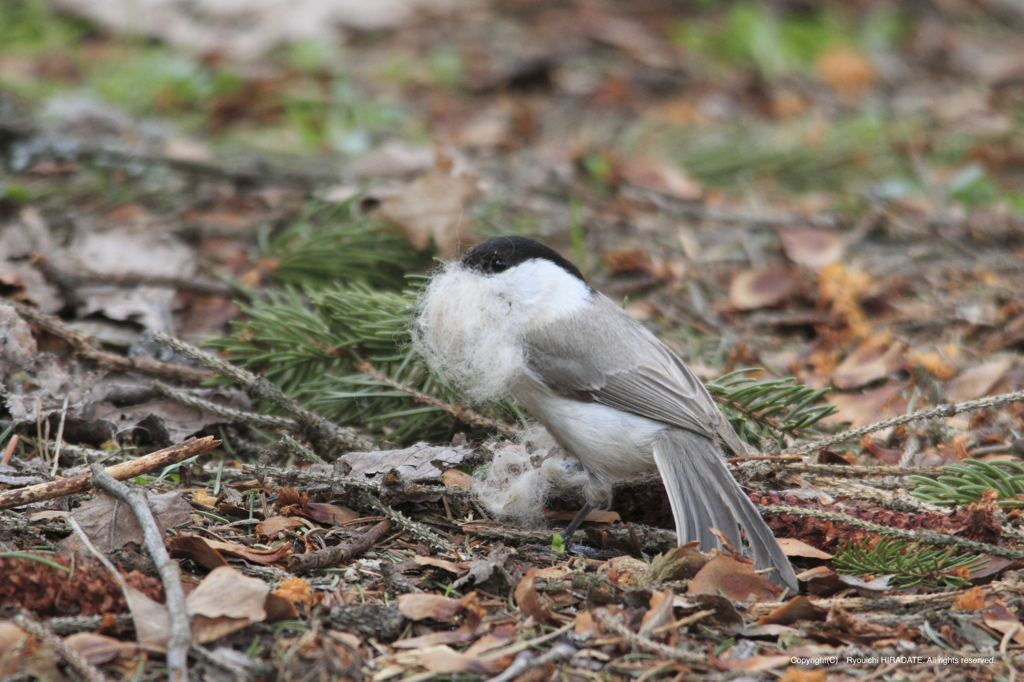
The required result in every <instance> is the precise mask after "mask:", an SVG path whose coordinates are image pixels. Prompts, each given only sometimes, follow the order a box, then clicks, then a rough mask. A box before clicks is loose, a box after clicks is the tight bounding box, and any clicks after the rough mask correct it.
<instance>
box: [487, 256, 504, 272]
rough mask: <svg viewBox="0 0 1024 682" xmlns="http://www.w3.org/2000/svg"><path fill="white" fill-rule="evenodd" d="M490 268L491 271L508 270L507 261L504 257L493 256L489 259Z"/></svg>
mask: <svg viewBox="0 0 1024 682" xmlns="http://www.w3.org/2000/svg"><path fill="white" fill-rule="evenodd" d="M491 270H492V271H493V272H505V271H506V270H508V261H507V260H505V259H504V258H495V259H494V260H493V261H491Z"/></svg>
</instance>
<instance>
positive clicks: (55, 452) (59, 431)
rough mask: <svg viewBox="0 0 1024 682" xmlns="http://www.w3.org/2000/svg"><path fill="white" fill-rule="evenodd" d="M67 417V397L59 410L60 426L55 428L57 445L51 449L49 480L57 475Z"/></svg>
mask: <svg viewBox="0 0 1024 682" xmlns="http://www.w3.org/2000/svg"><path fill="white" fill-rule="evenodd" d="M67 416H68V397H67V396H64V406H63V407H62V408H60V424H59V425H58V426H57V444H56V446H55V447H54V448H53V471H51V472H50V478H53V477H54V476H56V475H57V466H58V465H59V464H60V446H61V443H63V442H64V420H65V419H67Z"/></svg>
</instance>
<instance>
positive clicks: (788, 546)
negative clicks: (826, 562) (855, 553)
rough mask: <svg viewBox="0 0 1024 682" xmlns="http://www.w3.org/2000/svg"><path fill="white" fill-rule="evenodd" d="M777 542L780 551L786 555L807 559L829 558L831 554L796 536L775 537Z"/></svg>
mask: <svg viewBox="0 0 1024 682" xmlns="http://www.w3.org/2000/svg"><path fill="white" fill-rule="evenodd" d="M776 540H777V541H778V543H779V547H781V548H782V553H783V554H785V555H786V556H800V557H806V558H808V559H831V558H832V555H831V554H829V553H828V552H822V551H821V550H820V549H818V548H817V547H811V546H810V545H808V544H807V543H806V542H803V541H802V540H797V539H796V538H776Z"/></svg>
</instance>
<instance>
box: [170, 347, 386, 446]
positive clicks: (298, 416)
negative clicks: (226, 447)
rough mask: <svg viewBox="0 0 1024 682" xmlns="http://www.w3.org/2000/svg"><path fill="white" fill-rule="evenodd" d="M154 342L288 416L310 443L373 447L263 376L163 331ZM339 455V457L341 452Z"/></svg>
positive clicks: (352, 430) (352, 431)
mask: <svg viewBox="0 0 1024 682" xmlns="http://www.w3.org/2000/svg"><path fill="white" fill-rule="evenodd" d="M153 340H154V341H156V342H157V343H158V344H160V345H161V346H163V347H164V348H168V349H170V350H173V351H174V352H175V353H178V354H179V355H183V356H184V357H186V358H188V359H189V360H192V361H193V362H198V363H199V364H201V365H203V366H204V367H206V368H207V369H211V370H213V371H214V372H216V373H217V374H220V375H221V376H223V377H225V378H227V379H230V380H231V381H233V382H234V383H235V384H237V385H238V386H241V387H242V389H244V390H245V391H246V392H247V393H248V394H249V395H250V396H252V397H253V398H256V399H258V400H265V401H267V402H269V403H271V404H273V405H275V406H277V407H279V408H281V409H282V410H284V411H285V412H286V413H288V414H289V415H291V416H292V417H294V418H295V420H296V421H297V422H298V425H299V427H301V429H302V430H303V431H304V432H305V435H307V437H309V440H311V441H313V442H314V443H318V444H319V445H320V446H322V447H323V449H325V450H327V451H328V452H330V451H335V450H340V451H351V450H363V451H365V450H369V449H371V447H372V444H371V443H370V442H369V441H367V440H366V439H364V438H362V437H361V436H359V435H358V434H357V433H356V432H355V430H354V429H350V428H342V427H340V426H338V425H337V424H333V423H331V422H329V421H328V420H326V419H324V418H323V417H321V416H319V415H317V414H314V413H313V412H310V411H309V410H307V409H305V408H304V407H302V406H301V405H299V403H298V402H296V401H295V400H293V399H292V398H289V397H288V396H287V395H285V393H284V391H282V390H281V389H280V388H278V387H277V386H275V385H274V384H272V383H271V382H270V381H268V380H267V379H266V378H264V377H258V376H256V375H255V374H253V373H252V372H248V371H246V370H244V369H242V368H241V367H236V366H235V365H232V364H231V363H230V362H226V361H224V360H221V359H220V358H216V357H214V356H212V355H210V354H208V353H204V352H202V351H201V350H199V349H198V348H196V347H195V346H193V345H191V344H188V343H185V342H184V341H180V340H178V339H175V338H173V337H171V336H168V335H167V334H164V333H162V332H154V333H153ZM338 454H341V453H340V452H339V453H338Z"/></svg>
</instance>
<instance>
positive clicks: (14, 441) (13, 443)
mask: <svg viewBox="0 0 1024 682" xmlns="http://www.w3.org/2000/svg"><path fill="white" fill-rule="evenodd" d="M20 438H21V436H19V435H18V434H14V435H13V436H11V440H9V441H8V442H7V449H6V450H4V457H3V459H0V464H9V463H10V461H11V456H12V455H13V454H14V449H15V448H16V447H18V440H19V439H20Z"/></svg>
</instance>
